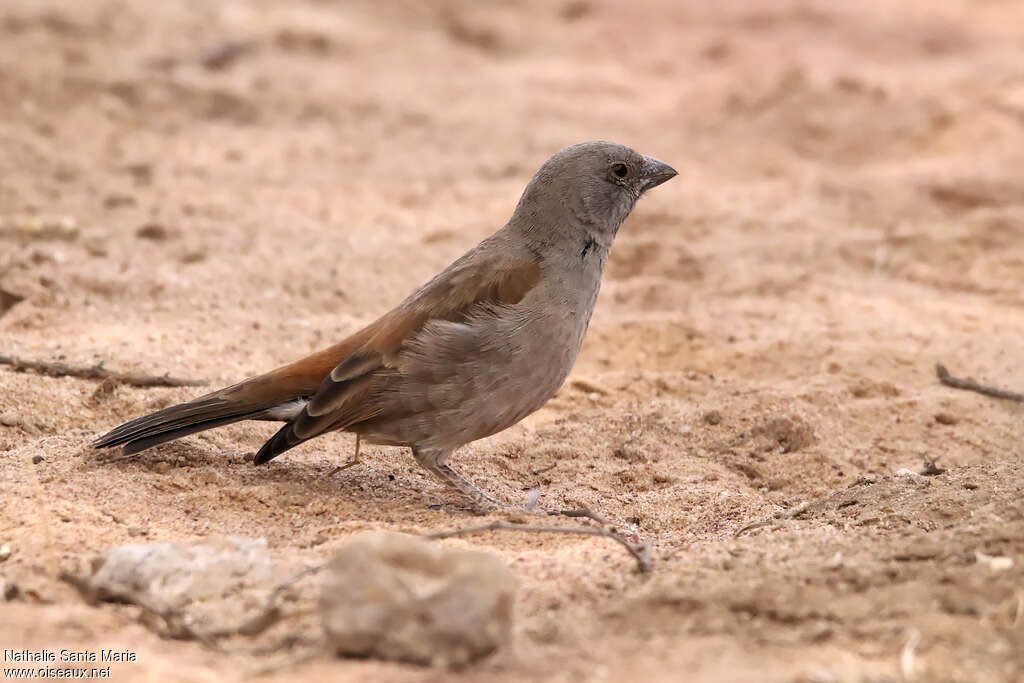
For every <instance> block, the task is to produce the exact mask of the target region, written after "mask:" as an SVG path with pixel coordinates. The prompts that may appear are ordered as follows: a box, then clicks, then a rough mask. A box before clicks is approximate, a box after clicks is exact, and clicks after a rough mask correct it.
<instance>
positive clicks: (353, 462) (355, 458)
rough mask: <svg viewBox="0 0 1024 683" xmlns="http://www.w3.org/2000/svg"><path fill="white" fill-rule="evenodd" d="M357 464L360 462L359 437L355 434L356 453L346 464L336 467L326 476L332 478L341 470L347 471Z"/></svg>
mask: <svg viewBox="0 0 1024 683" xmlns="http://www.w3.org/2000/svg"><path fill="white" fill-rule="evenodd" d="M359 462H360V460H359V435H358V434H356V452H355V455H353V456H352V458H351V459H349V461H348V462H346V463H345V464H344V465H338V466H337V467H335V468H334V469H333V470H331V472H330V474H328V475H327V476H328V477H333V476H334V475H335V474H337V473H338V472H341V471H342V470H347V469H348V468H349V467H352V465H358V464H359Z"/></svg>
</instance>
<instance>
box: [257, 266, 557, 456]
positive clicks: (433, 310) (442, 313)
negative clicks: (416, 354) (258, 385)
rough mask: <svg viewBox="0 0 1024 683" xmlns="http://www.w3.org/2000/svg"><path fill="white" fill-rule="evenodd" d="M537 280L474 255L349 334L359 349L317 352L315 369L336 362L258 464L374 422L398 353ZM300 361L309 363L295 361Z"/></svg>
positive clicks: (531, 269) (517, 297) (529, 272)
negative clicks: (430, 329)
mask: <svg viewBox="0 0 1024 683" xmlns="http://www.w3.org/2000/svg"><path fill="white" fill-rule="evenodd" d="M540 277H541V270H540V265H539V264H538V263H537V261H536V260H534V259H530V258H527V259H510V258H509V255H508V254H502V253H497V252H494V253H493V255H491V256H488V257H484V256H482V254H481V252H479V251H477V252H476V253H475V254H474V253H473V252H471V253H470V254H468V255H467V256H466V257H463V258H462V259H460V260H458V261H456V262H455V263H453V264H452V265H451V266H450V267H449V268H448V269H446V270H445V271H444V272H442V273H441V274H440V275H438V276H437V277H435V278H434V279H433V280H431V281H430V282H428V283H427V284H425V285H424V286H423V287H421V288H420V289H419V290H417V291H416V292H415V293H414V294H413V295H412V296H410V297H409V298H408V299H406V300H405V301H404V302H403V303H402V304H401V305H399V306H398V307H397V308H395V309H394V310H392V311H391V312H390V313H388V314H386V315H385V316H384V317H382V318H381V319H380V320H378V321H377V322H375V323H373V324H372V325H370V326H368V327H366V328H365V329H363V330H361V331H360V332H359V333H357V335H353V338H354V337H358V338H359V343H358V344H355V345H352V344H350V343H349V340H346V341H345V342H342V344H343V345H345V348H343V349H342V348H337V347H332V348H331V349H327V350H325V352H323V353H325V354H326V356H325V357H324V358H321V359H317V360H316V361H315V362H316V363H321V362H323V360H324V359H325V358H329V357H334V358H338V359H339V361H338V362H337V364H336V365H335V366H334V368H333V369H331V370H330V372H329V373H327V372H325V373H324V374H325V375H326V377H324V375H321V377H323V381H322V382H321V383H320V386H319V388H318V389H317V390H316V392H315V393H313V394H312V396H311V397H310V400H309V402H308V403H307V404H306V406H305V407H304V408H303V409H302V410H301V411H300V412H299V414H298V415H297V416H296V417H295V418H294V419H293V420H292V421H291V422H289V423H288V424H286V425H285V426H284V427H282V428H281V430H280V431H279V432H278V433H277V434H275V435H274V436H273V437H272V438H271V439H270V440H269V441H267V443H265V444H264V445H263V447H262V448H261V449H260V450H259V452H258V453H257V454H256V458H255V462H256V464H260V463H264V462H267V461H268V460H270V459H271V458H273V457H275V456H277V455H279V454H281V453H283V452H284V451H286V450H288V449H289V448H292V447H293V446H296V445H298V444H299V443H301V442H303V441H306V440H307V439H311V438H313V437H314V436H317V435H318V434H322V433H324V432H326V431H330V430H332V429H344V428H345V427H348V426H350V425H353V424H356V423H358V422H362V421H364V420H369V419H372V418H373V417H375V416H376V415H378V414H379V413H380V412H381V410H382V409H383V408H384V406H382V405H381V402H380V401H378V400H377V398H378V397H379V396H380V394H381V389H382V387H383V386H385V385H386V384H387V381H386V380H387V379H388V377H389V376H391V377H393V376H396V375H397V373H396V371H395V370H394V365H393V364H394V361H395V360H396V357H397V355H398V353H399V352H400V351H401V350H402V348H403V347H404V346H405V345H406V344H407V343H408V342H410V341H411V340H412V339H414V338H415V337H416V335H417V334H418V333H419V332H420V331H421V330H422V329H423V327H424V326H425V325H426V324H427V323H429V322H431V321H450V322H459V321H462V320H465V319H467V318H468V317H470V316H471V315H473V313H474V312H478V311H481V310H483V309H487V308H490V307H494V306H510V305H514V304H516V303H519V302H520V301H521V300H522V299H523V297H524V296H526V294H527V293H528V292H529V291H530V290H531V289H533V288H534V287H535V286H536V285H537V283H538V282H539V281H540ZM350 339H352V338H350ZM340 346H342V345H339V347H340ZM327 352H330V353H327ZM312 358H313V357H310V359H312ZM304 362H313V361H312V360H307V361H300V362H299V363H300V364H301V363H304ZM304 368H305V366H300V370H299V372H302V373H304V372H305V369H304ZM319 368H320V366H319V365H318V366H317V369H319ZM282 370H285V368H282ZM382 380H383V381H382Z"/></svg>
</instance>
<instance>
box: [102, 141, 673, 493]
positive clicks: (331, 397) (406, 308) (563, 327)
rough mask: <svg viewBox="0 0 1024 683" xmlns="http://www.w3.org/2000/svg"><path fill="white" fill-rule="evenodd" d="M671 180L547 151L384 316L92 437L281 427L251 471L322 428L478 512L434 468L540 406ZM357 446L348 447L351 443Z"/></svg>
mask: <svg viewBox="0 0 1024 683" xmlns="http://www.w3.org/2000/svg"><path fill="white" fill-rule="evenodd" d="M676 175H677V172H676V171H675V169H673V168H672V167H671V166H669V165H668V164H666V163H664V162H662V161H659V160H657V159H655V158H653V157H649V156H644V155H642V154H640V153H638V152H636V151H634V150H633V149H631V148H630V147H627V146H624V145H620V144H617V143H612V142H603V141H595V142H583V143H579V144H575V145H572V146H569V147H566V148H565V149H562V150H561V151H559V152H557V153H556V154H554V155H553V156H552V157H551V158H550V159H548V160H547V161H546V162H545V163H544V164H543V165H542V166H541V167H540V169H539V170H538V171H537V173H536V174H535V175H534V176H533V178H532V179H531V180H530V181H529V183H528V184H527V185H526V188H525V190H524V191H523V193H522V195H521V197H520V199H519V202H518V204H517V205H516V207H515V210H514V211H513V213H512V217H511V218H510V219H509V221H508V222H507V223H506V224H505V225H504V226H503V227H502V228H501V229H499V230H498V231H497V232H495V233H493V234H492V235H490V236H489V237H487V238H485V239H484V240H483V241H482V242H480V243H479V244H478V245H477V246H475V247H473V248H472V249H470V250H469V251H468V252H466V253H465V254H464V255H463V256H462V257H460V258H459V259H457V260H456V261H454V262H453V263H452V264H451V265H450V266H448V267H447V268H445V269H444V270H443V271H441V273H439V274H438V275H437V276H435V277H434V278H433V279H431V280H430V281H428V282H427V283H426V284H424V285H422V286H421V287H420V288H418V289H417V290H415V291H414V292H413V293H412V294H410V295H409V296H408V297H407V298H406V299H405V300H404V301H402V302H401V303H399V304H398V305H397V306H396V307H395V308H393V309H392V310H390V311H389V312H387V313H385V314H384V315H382V316H381V317H380V318H378V319H377V320H375V321H374V322H372V323H370V324H368V325H366V326H365V327H363V328H362V329H360V330H358V331H356V332H355V333H353V334H351V335H350V336H348V337H347V338H345V339H343V340H341V341H340V342H338V343H336V344H334V345H333V346H330V347H328V348H325V349H323V350H321V351H318V352H316V353H313V354H312V355H309V356H307V357H305V358H302V359H300V360H297V361H295V362H293V363H289V364H288V365H284V366H282V367H279V368H277V369H275V370H271V371H269V372H267V373H265V374H262V375H258V376H255V377H251V378H249V379H246V380H244V381H242V382H239V383H237V384H233V385H231V386H228V387H225V388H223V389H220V390H218V391H214V392H212V393H209V394H206V395H204V396H200V397H198V398H196V399H194V400H192V401H189V402H187V403H182V404H179V405H174V406H170V407H167V408H164V409H162V410H158V411H156V412H154V413H151V414H148V415H144V416H142V417H138V418H136V419H134V420H131V421H129V422H126V423H125V424H123V425H121V426H119V427H116V428H114V429H112V430H111V431H110V432H108V433H106V434H104V435H103V436H101V437H99V438H98V439H96V441H95V442H94V443H93V446H94V447H96V448H111V447H115V446H122V447H123V453H124V454H125V455H126V456H127V455H131V454H134V453H138V452H140V451H144V450H146V449H148V448H151V447H152V446H156V445H157V444H162V443H165V442H168V441H173V440H175V439H179V438H181V437H183V436H187V435H189V434H194V433H196V432H201V431H204V430H207V429H213V428H215V427H220V426H223V425H228V424H231V423H234V422H239V421H242V420H270V421H279V422H283V423H284V424H283V426H281V427H280V429H279V430H278V431H277V433H276V434H274V435H273V436H272V437H271V438H270V439H269V440H268V441H267V442H266V443H264V444H263V446H262V447H261V448H260V449H259V450H258V451H257V452H256V454H255V456H254V457H253V462H254V463H255V464H257V465H260V464H264V463H267V462H269V461H270V460H271V459H273V458H275V457H277V456H279V455H281V454H282V453H284V452H285V451H288V450H289V449H292V448H294V447H296V446H298V445H299V444H301V443H303V442H304V441H308V440H309V439H312V438H314V437H316V436H319V435H321V434H325V433H327V432H331V431H339V430H340V431H344V432H350V433H354V434H355V435H356V438H357V440H358V439H362V440H363V441H365V442H368V443H371V444H375V445H383V446H401V447H408V448H411V450H412V455H413V457H414V458H415V460H416V462H417V463H419V464H420V465H421V466H422V467H423V468H425V469H426V470H427V471H428V472H430V473H431V474H433V475H434V476H435V477H437V478H438V479H439V480H441V481H442V482H444V483H445V484H447V485H448V486H450V487H451V488H452V489H454V490H455V491H456V492H458V493H459V494H462V495H463V496H465V497H467V498H468V499H469V501H470V502H471V504H472V505H473V506H474V507H475V508H477V509H479V510H482V511H487V510H493V509H495V508H499V507H510V506H509V505H507V504H505V503H502V502H501V501H499V500H497V499H495V498H493V497H492V496H490V495H489V494H487V493H485V492H484V491H482V490H481V489H479V488H478V487H477V486H475V485H474V484H473V483H472V482H470V481H469V480H468V479H466V478H465V477H464V476H462V475H461V474H459V473H458V472H457V471H456V470H454V469H453V468H452V467H451V465H449V464H448V459H449V457H450V456H451V455H452V453H454V452H455V451H456V450H457V449H459V448H460V447H462V446H464V445H465V444H468V443H470V442H472V441H476V440H477V439H482V438H484V437H487V436H491V435H493V434H497V433H498V432H501V431H502V430H504V429H507V428H508V427H511V426H512V425H514V424H516V423H518V422H519V421H521V420H522V419H523V418H525V417H526V416H527V415H529V414H531V413H533V412H534V411H536V410H538V409H539V408H540V407H541V406H543V405H544V404H545V403H547V401H548V399H550V398H551V397H552V396H554V394H555V393H556V392H557V391H558V389H559V388H560V387H561V385H562V384H563V382H564V381H565V379H566V378H567V377H568V375H569V372H570V370H571V369H572V367H573V364H574V363H575V361H576V357H577V356H578V354H579V351H580V348H581V346H582V343H583V337H584V334H585V333H586V331H587V327H588V326H589V323H590V318H591V314H592V313H593V310H594V306H595V304H596V302H597V296H598V291H599V289H600V286H601V276H602V273H603V271H604V267H605V263H606V262H607V260H608V254H609V250H610V249H611V247H612V242H613V241H614V239H615V236H616V234H617V233H618V231H619V228H620V226H621V225H622V223H623V221H625V219H626V218H627V216H629V214H630V212H631V211H632V210H633V208H634V206H635V205H636V203H637V201H638V200H639V199H640V197H641V196H643V195H644V193H645V192H647V191H648V190H650V189H651V188H653V187H656V186H658V185H661V184H662V183H664V182H665V181H667V180H669V179H671V178H673V177H674V176H676ZM357 444H358V441H357Z"/></svg>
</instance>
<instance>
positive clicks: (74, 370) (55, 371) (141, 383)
mask: <svg viewBox="0 0 1024 683" xmlns="http://www.w3.org/2000/svg"><path fill="white" fill-rule="evenodd" d="M0 365H10V366H11V367H12V368H14V370H15V371H16V372H24V371H25V370H32V371H33V372H38V373H39V374H41V375H48V376H50V377H77V378H79V379H109V380H112V381H114V382H119V383H121V384H127V385H129V386H133V387H201V386H205V385H206V384H207V382H206V380H201V379H182V378H179V377H171V376H170V375H166V374H164V375H135V374H132V373H128V372H117V371H116V370H107V369H106V368H105V367H103V363H97V364H96V365H90V366H83V365H68V364H67V363H59V362H51V361H41V360H25V359H24V358H18V357H16V356H3V355H0Z"/></svg>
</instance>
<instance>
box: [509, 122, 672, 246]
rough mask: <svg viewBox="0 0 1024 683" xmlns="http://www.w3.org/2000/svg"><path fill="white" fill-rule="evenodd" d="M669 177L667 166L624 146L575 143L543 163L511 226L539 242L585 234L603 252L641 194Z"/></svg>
mask: <svg viewBox="0 0 1024 683" xmlns="http://www.w3.org/2000/svg"><path fill="white" fill-rule="evenodd" d="M675 175H676V171H675V169H673V168H672V167H671V166H669V165H668V164H666V163H664V162H662V161H659V160H657V159H655V158H653V157H649V156H644V155H643V154H640V153H639V152H637V151H635V150H633V149H631V148H629V147H626V146H625V145H620V144H616V143H614V142H600V141H599V142H581V143H579V144H576V145H572V146H570V147H566V148H565V149H563V150H562V151H560V152H558V153H557V154H555V155H554V156H553V157H551V158H550V159H548V160H547V161H546V162H544V165H543V166H541V167H540V170H538V171H537V173H536V174H535V175H534V176H533V179H532V180H530V182H529V184H528V185H527V186H526V189H525V190H524V191H523V196H522V198H521V199H520V200H519V204H518V205H517V206H516V211H515V214H514V215H513V218H512V221H511V222H512V223H513V224H517V227H519V228H521V229H523V230H525V231H527V232H529V233H533V235H534V236H535V237H540V238H543V237H547V238H548V239H557V237H558V233H565V232H569V233H576V234H578V233H579V232H581V231H582V232H586V233H587V234H588V235H589V236H590V237H592V238H593V239H594V240H596V241H597V242H598V243H600V244H601V246H603V247H605V248H606V249H607V248H609V247H611V244H612V241H613V240H614V239H615V234H616V233H617V232H618V230H619V226H621V225H622V222H623V221H624V220H626V217H627V216H629V213H630V212H631V211H632V210H633V207H634V206H635V205H636V202H637V200H638V199H640V197H641V196H642V195H643V194H644V192H646V191H647V190H650V189H651V188H652V187H656V186H658V185H661V184H662V183H663V182H665V181H666V180H669V179H671V178H673V177H674V176H675ZM552 233H555V234H552ZM562 236H567V235H562ZM545 241H547V240H545Z"/></svg>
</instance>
